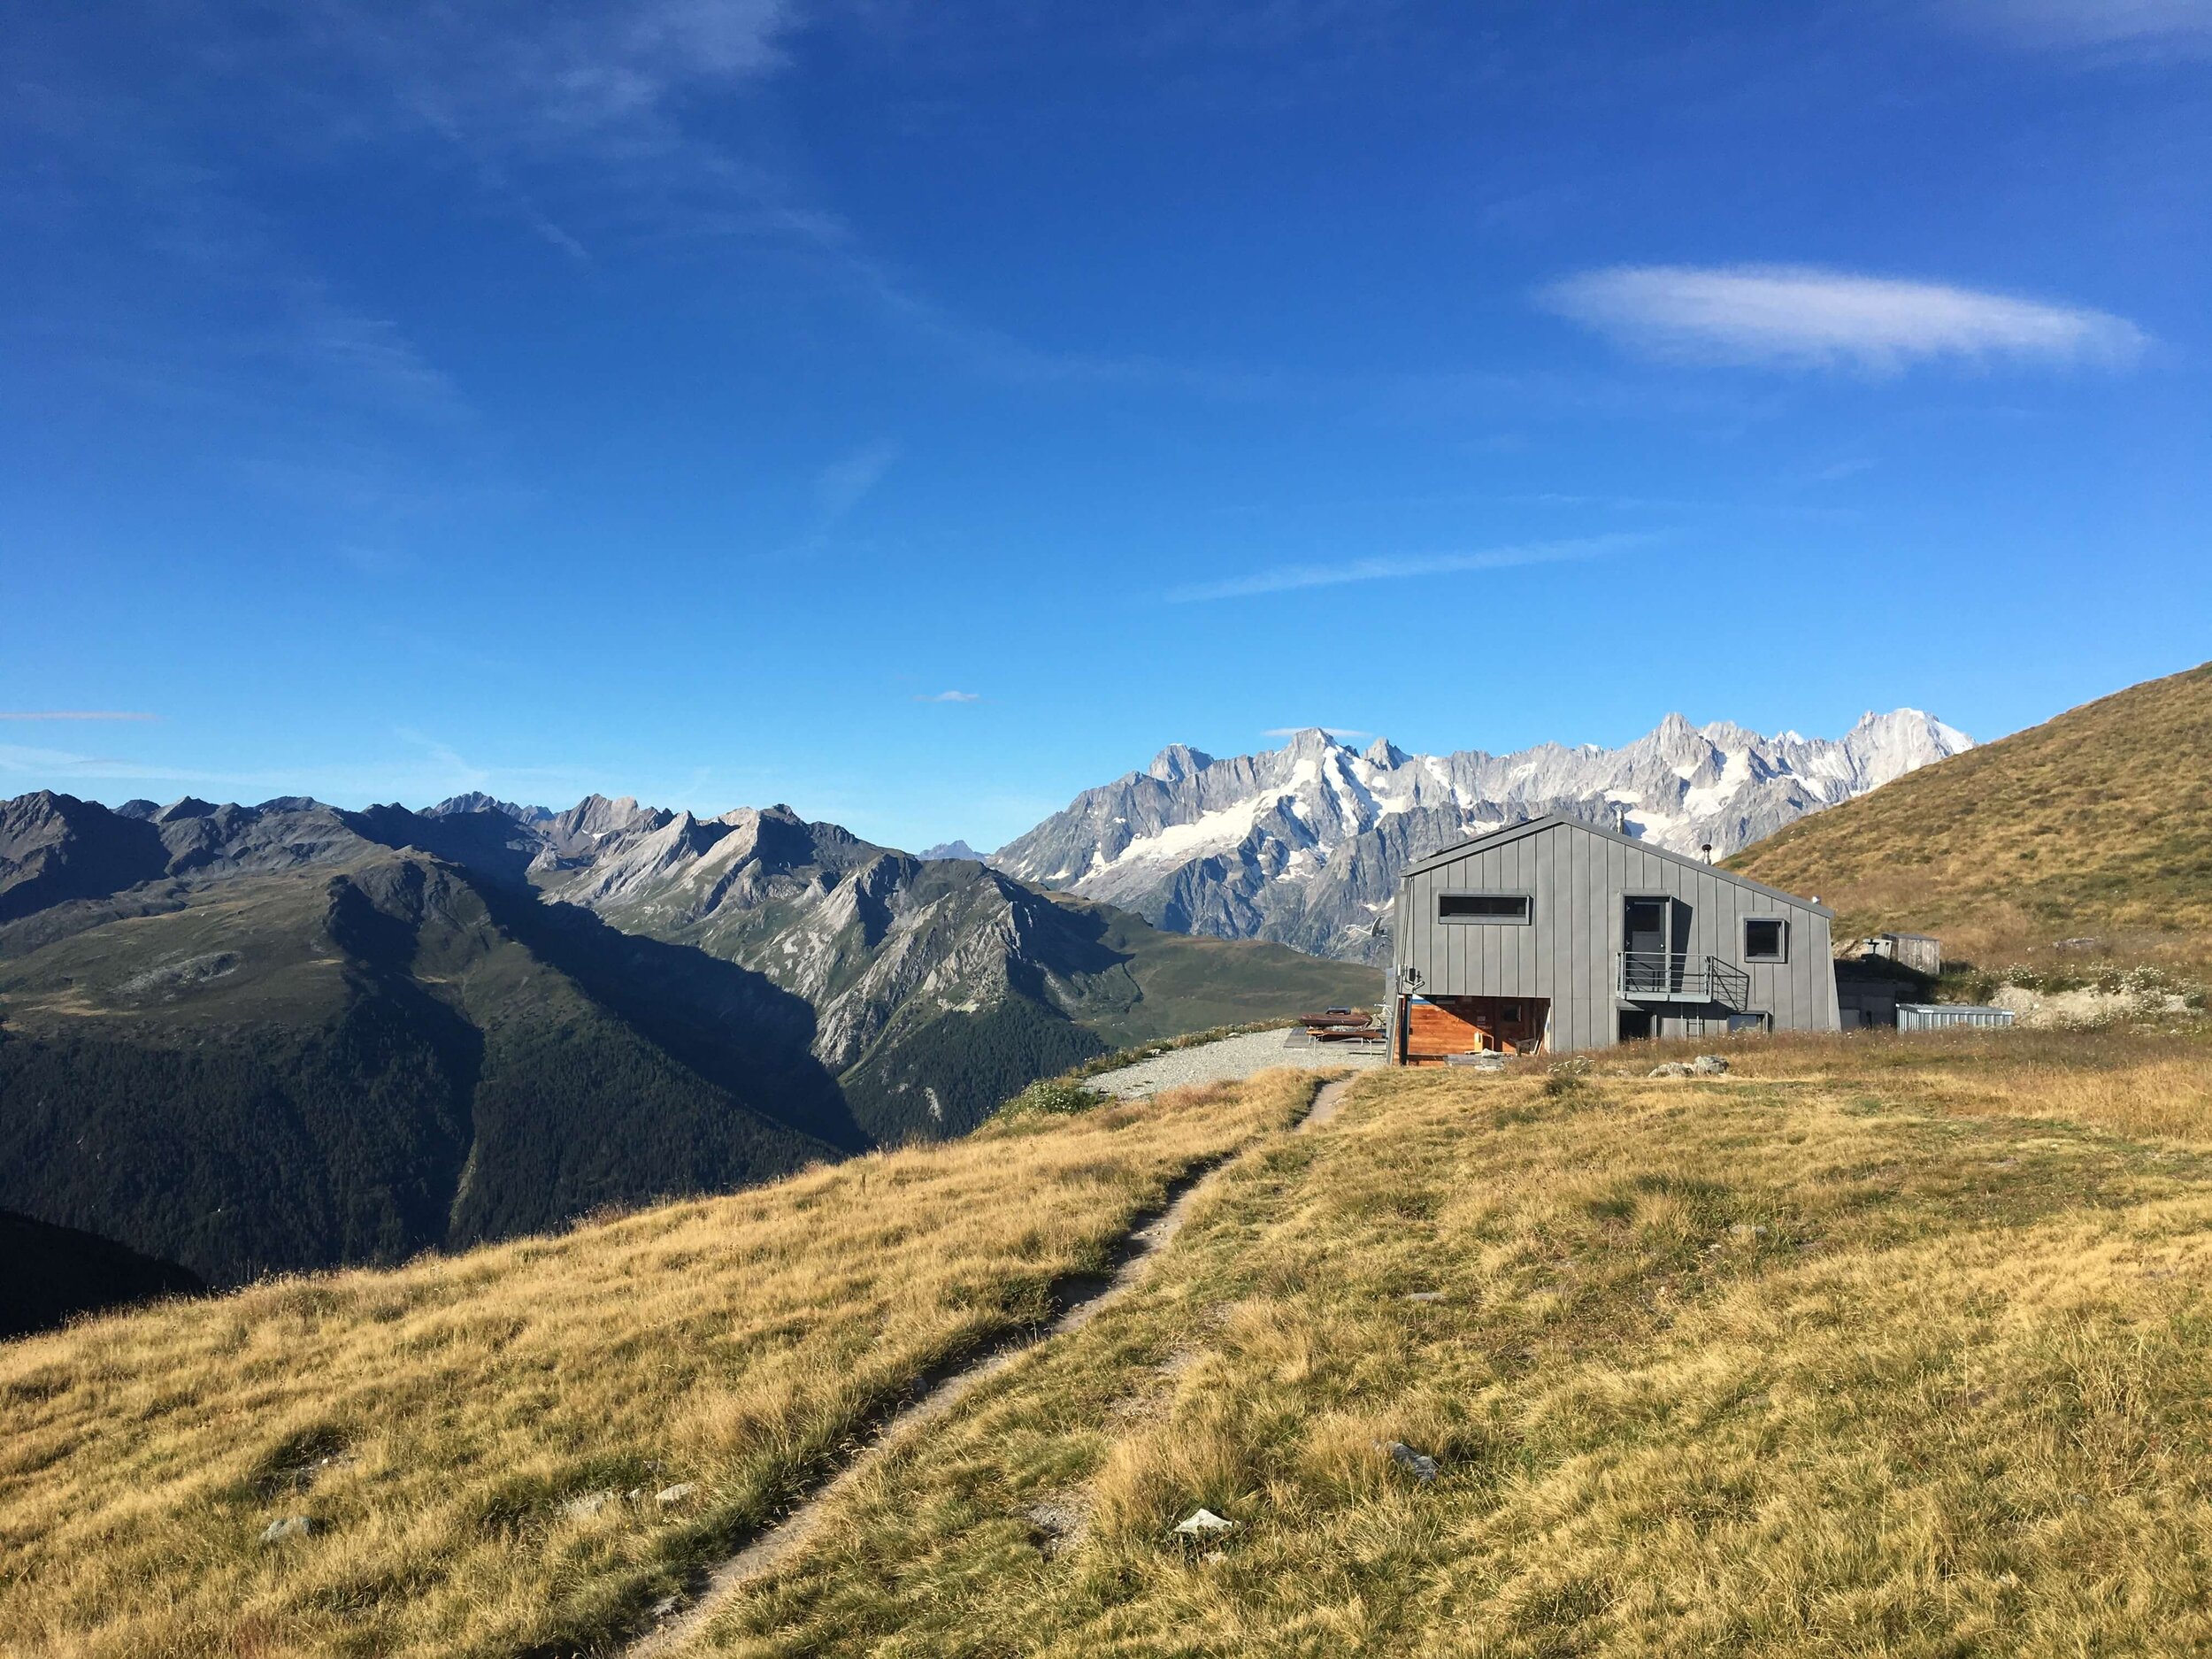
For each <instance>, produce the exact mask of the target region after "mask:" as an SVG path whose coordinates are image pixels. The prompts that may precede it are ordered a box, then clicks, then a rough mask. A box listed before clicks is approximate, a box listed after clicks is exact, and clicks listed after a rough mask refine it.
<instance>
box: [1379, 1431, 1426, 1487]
mask: <svg viewBox="0 0 2212 1659" xmlns="http://www.w3.org/2000/svg"><path fill="white" fill-rule="evenodd" d="M1382 1449H1383V1450H1385V1451H1386V1452H1388V1453H1389V1454H1390V1461H1391V1462H1392V1463H1395V1464H1397V1465H1398V1467H1399V1468H1401V1469H1403V1470H1405V1471H1409V1473H1410V1474H1411V1475H1412V1476H1413V1478H1414V1479H1416V1480H1417V1481H1419V1482H1420V1483H1421V1484H1422V1485H1423V1486H1427V1485H1428V1484H1429V1482H1430V1481H1432V1480H1433V1479H1436V1459H1434V1458H1433V1457H1431V1456H1429V1455H1427V1454H1426V1453H1424V1452H1417V1451H1415V1450H1414V1449H1413V1448H1411V1447H1410V1446H1409V1445H1407V1444H1406V1443H1405V1442H1404V1441H1403V1440H1393V1441H1391V1442H1390V1444H1389V1445H1387V1446H1386V1447H1384V1448H1382Z"/></svg>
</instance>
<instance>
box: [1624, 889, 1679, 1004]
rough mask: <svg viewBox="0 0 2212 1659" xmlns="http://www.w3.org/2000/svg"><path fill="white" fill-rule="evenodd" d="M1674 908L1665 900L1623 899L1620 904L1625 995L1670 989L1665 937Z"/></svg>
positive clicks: (1667, 945) (1668, 943)
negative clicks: (1626, 993)
mask: <svg viewBox="0 0 2212 1659" xmlns="http://www.w3.org/2000/svg"><path fill="white" fill-rule="evenodd" d="M1672 919H1673V906H1672V904H1671V902H1669V901H1668V900H1666V899H1624V900H1623V901H1622V902H1621V949H1622V950H1623V951H1624V952H1625V953H1626V955H1625V956H1624V957H1623V958H1622V961H1621V970H1622V977H1621V988H1622V989H1623V990H1624V991H1630V992H1634V991H1663V990H1666V989H1667V988H1669V985H1670V983H1671V975H1670V973H1669V958H1668V950H1669V947H1670V943H1671V941H1669V939H1668V937H1667V933H1668V924H1669V923H1670V922H1671V920H1672Z"/></svg>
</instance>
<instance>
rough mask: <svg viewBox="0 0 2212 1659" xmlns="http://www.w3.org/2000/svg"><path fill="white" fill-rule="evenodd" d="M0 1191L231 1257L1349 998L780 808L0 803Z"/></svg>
mask: <svg viewBox="0 0 2212 1659" xmlns="http://www.w3.org/2000/svg"><path fill="white" fill-rule="evenodd" d="M0 909H4V911H5V913H6V914H7V915H8V916H9V918H11V919H7V920H5V921H0V1205H12V1206H13V1207H15V1208H18V1209H20V1210H24V1211H25V1212H27V1213H28V1214H30V1215H33V1216H35V1217H39V1218H41V1219H43V1220H46V1221H49V1222H54V1223H59V1224H63V1225H73V1226H80V1227H85V1228H88V1229H90V1230H91V1231H94V1232H96V1233H103V1234H105V1235H107V1236H109V1237H112V1238H115V1239H118V1240H121V1241H123V1242H125V1243H127V1244H128V1245H130V1246H132V1247H133V1248H138V1249H142V1250H146V1251H150V1252H151V1253H153V1254H155V1255H157V1256H166V1257H170V1258H173V1259H174V1260H176V1261H179V1262H181V1263H185V1264H186V1265H187V1266H188V1267H190V1268H192V1269H193V1270H195V1271H198V1272H200V1273H202V1274H204V1275H205V1276H206V1277H208V1278H209V1279H212V1280H214V1281H217V1282H220V1283H228V1282H234V1281H236V1280H239V1279H244V1278H249V1277H251V1276H252V1275H253V1274H255V1273H257V1272H260V1271H267V1270H271V1269H291V1268H303V1267H311V1266H317V1265H322V1264H327V1263H341V1262H389V1261H395V1260H398V1259H401V1258H403V1257H404V1256H408V1255H411V1254H412V1253H413V1252H415V1251H418V1250H420V1249H422V1248H426V1247H429V1246H455V1245H461V1244H465V1243H469V1242H472V1241H474V1240H482V1239H489V1238H497V1237H503V1236H506V1235H508V1234H511V1233H518V1232H525V1231H531V1230H539V1229H543V1228H545V1227H549V1226H552V1225H557V1223H559V1222H561V1221H562V1220H564V1219H565V1218H567V1217H572V1216H575V1215H579V1214H581V1213H584V1212H586V1211H588V1210H592V1209H594V1208H595V1207H597V1206H601V1205H605V1204H627V1203H635V1202H641V1201H646V1200H650V1199H654V1198H657V1197H662V1196H666V1195H672V1194H683V1193H694V1192H705V1191H716V1190H724V1189H727V1188H729V1187H737V1186H742V1185H746V1184H749V1183H751V1182H755V1181H758V1180H761V1179H766V1178H768V1177H770V1176H772V1175H776V1174H780V1173H782V1172H785V1171H790V1170H792V1169H795V1168H797V1167H800V1166H801V1165H803V1164H806V1163H808V1162H810V1161H812V1160H815V1159H818V1158H826V1157H835V1156H841V1155H843V1154H847V1153H849V1152H852V1151H855V1150H858V1149H861V1148H866V1147H871V1146H875V1145H881V1144H893V1143H897V1142H901V1141H906V1140H910V1139H916V1138H920V1139H932V1138H938V1137H942V1136H946V1135H950V1134H956V1133H964V1131H965V1130H967V1129H968V1128H970V1127H972V1125H974V1124H975V1123H977V1122H978V1121H979V1120H980V1119H981V1118H982V1117H983V1116H984V1115H985V1114H986V1113H987V1112H988V1111H989V1110H991V1109H992V1108H993V1107H995V1105H996V1104H997V1103H998V1102H1000V1101H1002V1100H1004V1099H1005V1098H1007V1097H1008V1096H1010V1095H1011V1094H1015V1093H1017V1092H1018V1091H1019V1090H1020V1088H1021V1087H1023V1086H1024V1085H1025V1084H1026V1083H1027V1082H1029V1081H1030V1080H1031V1079H1033V1078H1036V1077H1038V1076H1041V1075H1045V1074H1048V1073H1050V1072H1054V1071H1060V1070H1062V1069H1064V1068H1065V1067H1066V1066H1068V1065H1069V1064H1072V1063H1074V1062H1076V1061H1078V1060H1080V1059H1083V1058H1085V1057H1087V1056H1091V1055H1094V1054H1097V1053H1100V1052H1102V1051H1103V1050H1105V1049H1106V1048H1110V1047H1113V1046H1118V1044H1120V1043H1122V1042H1125V1041H1133V1040H1136V1039H1140V1038H1147V1037H1152V1036H1159V1035H1166V1034H1171V1033H1179V1032H1182V1031H1187V1030H1192V1029H1197V1028H1200V1027H1203V1026H1206V1025H1215V1024H1220V1023H1225V1022H1227V1021H1231V1020H1238V1019H1248V1018H1263V1017H1267V1016H1281V1015H1286V1014H1289V1013H1293V1012H1295V1011H1297V1010H1298V1009H1299V1008H1300V1007H1301V1006H1302V1005H1307V1004H1315V1003H1329V1002H1344V1001H1346V1000H1348V999H1350V998H1353V997H1358V996H1366V995H1371V994H1372V991H1373V988H1374V987H1373V986H1372V984H1371V976H1370V975H1369V974H1367V973H1366V972H1362V971H1359V970H1356V969H1350V968H1347V967H1345V966H1343V965H1341V964H1329V963H1323V962H1317V961H1314V960H1311V959H1309V958H1305V957H1302V956H1298V955H1297V954H1296V953H1294V952H1291V951H1288V950H1284V949H1280V948H1278V947H1271V946H1257V945H1246V944H1235V945H1231V944H1225V943H1223V942H1221V941H1194V940H1187V939H1182V938H1176V937H1171V936H1164V935H1162V934H1160V933H1157V932H1156V930H1154V929H1152V928H1150V927H1148V926H1145V925H1144V924H1142V923H1141V922H1138V921H1136V920H1134V919H1133V918H1128V917H1125V916H1122V915H1120V914H1118V912H1114V911H1111V910H1106V909H1104V908H1102V907H1100V906H1096V905H1092V904H1087V903H1085V902H1081V901H1079V900H1073V899H1067V898H1063V897H1060V896H1057V895H1047V894H1044V893H1041V892H1039V891H1038V890H1036V889H1034V888H1032V887H1025V886H1024V885H1023V884H1022V883H1020V882H1018V881H1015V880H1013V879H1010V878H1009V877H1006V876H1004V875H1002V874H1000V873H998V872H994V871H989V870H987V869H985V868H984V867H983V866H982V865H980V864H977V863H975V862H973V861H960V860H946V861H927V862H925V861H922V860H919V859H916V858H914V857H911V856H909V855H907V854H904V853H902V852H897V851H895V850H892V849H885V848H880V847H875V846H872V845H870V844H869V843H866V842H864V841H859V840H858V839H857V838H856V837H854V836H852V835H850V834H849V833H846V832H845V831H843V830H841V829H839V828H837V827H836V826H833V825H813V824H808V823H806V822H805V821H803V820H802V819H800V818H797V817H796V816H795V815H794V814H792V813H790V812H789V811H787V810H783V809H780V808H772V809H768V810H764V811H752V810H744V811H740V812H733V813H730V814H726V815H724V816H723V817H722V818H715V819H707V820H701V819H697V818H693V817H691V816H690V815H688V814H682V813H667V812H661V811H657V810H651V809H645V808H640V807H638V806H637V805H636V804H635V803H632V802H610V801H605V800H603V799H601V798H599V797H596V796H594V797H591V798H589V799H588V800H587V801H585V802H582V803H579V804H578V805H577V806H576V807H575V808H573V809H571V810H569V811H567V812H565V813H560V814H553V813H547V812H542V811H538V810H532V809H521V808H510V807H505V806H503V805H501V804H500V803H490V804H488V805H486V804H483V803H475V802H462V803H447V804H446V805H445V806H443V807H442V808H440V809H437V810H433V811H430V812H424V813H417V812H411V811H409V810H405V809H403V808H398V807H377V808H373V809H371V810H367V811H365V812H345V811H340V810H335V809H333V808H330V807H327V806H324V805H322V804H320V803H315V802H312V801H306V800H300V799H286V800H280V801H274V802H270V803H264V804H263V805H262V806H259V807H241V806H235V805H226V806H214V805H210V804H208V803H204V802H196V801H184V802H180V803H175V804H174V805H173V806H170V807H167V808H160V809H157V808H154V807H152V806H151V805H150V804H149V803H131V804H130V805H129V806H127V807H126V808H124V809H122V810H117V811H110V810H108V809H106V808H104V807H102V806H100V805H98V804H97V803H89V802H81V801H77V800H74V799H73V798H72V797H69V796H65V795H27V796H24V797H21V798H20V799H19V800H17V801H13V802H9V803H4V805H0Z"/></svg>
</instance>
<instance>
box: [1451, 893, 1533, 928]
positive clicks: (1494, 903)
mask: <svg viewBox="0 0 2212 1659" xmlns="http://www.w3.org/2000/svg"><path fill="white" fill-rule="evenodd" d="M1529 909H1530V904H1529V896H1528V895H1527V894H1525V893H1440V894H1438V895H1436V919H1437V920H1438V921H1440V922H1525V921H1527V920H1528V918H1529Z"/></svg>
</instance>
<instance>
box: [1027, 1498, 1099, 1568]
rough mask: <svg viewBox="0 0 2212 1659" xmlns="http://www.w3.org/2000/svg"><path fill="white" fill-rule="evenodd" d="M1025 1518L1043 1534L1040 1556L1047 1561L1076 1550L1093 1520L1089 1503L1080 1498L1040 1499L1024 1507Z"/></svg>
mask: <svg viewBox="0 0 2212 1659" xmlns="http://www.w3.org/2000/svg"><path fill="white" fill-rule="evenodd" d="M1021 1513H1022V1518H1023V1519H1024V1520H1025V1521H1027V1522H1028V1523H1029V1525H1031V1526H1033V1527H1034V1528H1035V1529H1036V1530H1037V1531H1038V1532H1041V1533H1042V1534H1043V1538H1042V1540H1041V1542H1039V1544H1038V1546H1037V1553H1038V1554H1039V1555H1042V1556H1043V1557H1044V1558H1045V1559H1046V1560H1047V1561H1050V1560H1051V1559H1053V1557H1055V1556H1056V1555H1063V1554H1064V1553H1066V1552H1067V1551H1068V1550H1071V1549H1072V1548H1075V1546H1076V1545H1077V1544H1078V1543H1079V1541H1081V1540H1082V1537H1083V1529H1084V1527H1085V1526H1086V1525H1087V1524H1088V1522H1089V1519H1090V1509H1089V1505H1088V1503H1087V1502H1086V1501H1085V1500H1084V1499H1082V1498H1081V1497H1080V1496H1077V1497H1073V1498H1068V1497H1049V1498H1039V1499H1038V1500H1037V1501H1036V1502H1034V1503H1028V1504H1024V1505H1023V1506H1022V1511H1021Z"/></svg>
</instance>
